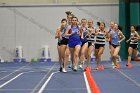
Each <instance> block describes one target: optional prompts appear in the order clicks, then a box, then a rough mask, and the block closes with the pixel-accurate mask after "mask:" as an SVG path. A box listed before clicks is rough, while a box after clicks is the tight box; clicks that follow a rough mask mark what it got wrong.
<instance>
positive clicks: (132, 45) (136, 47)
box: [129, 44, 138, 49]
mask: <svg viewBox="0 0 140 93" xmlns="http://www.w3.org/2000/svg"><path fill="white" fill-rule="evenodd" d="M129 47H132V48H133V49H138V44H130V45H129Z"/></svg>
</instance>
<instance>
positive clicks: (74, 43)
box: [68, 41, 82, 48]
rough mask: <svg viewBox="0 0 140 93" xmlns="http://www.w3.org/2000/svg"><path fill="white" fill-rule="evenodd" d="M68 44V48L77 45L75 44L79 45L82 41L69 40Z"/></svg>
mask: <svg viewBox="0 0 140 93" xmlns="http://www.w3.org/2000/svg"><path fill="white" fill-rule="evenodd" d="M68 45H69V47H70V48H75V46H77V45H80V46H81V45H82V42H81V41H69V43H68Z"/></svg>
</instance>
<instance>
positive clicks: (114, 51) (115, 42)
mask: <svg viewBox="0 0 140 93" xmlns="http://www.w3.org/2000/svg"><path fill="white" fill-rule="evenodd" d="M109 36H110V39H111V56H112V61H113V63H114V66H113V67H114V68H116V67H117V66H118V65H119V64H118V63H117V58H118V53H119V50H120V43H121V42H122V41H123V40H125V36H124V35H123V33H122V32H121V31H120V30H119V26H118V24H115V25H114V29H113V30H112V32H111V33H110V35H109ZM118 68H119V67H118Z"/></svg>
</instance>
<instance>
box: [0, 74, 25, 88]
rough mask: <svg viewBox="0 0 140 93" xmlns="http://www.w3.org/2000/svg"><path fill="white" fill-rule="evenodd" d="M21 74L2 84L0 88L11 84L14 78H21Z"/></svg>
mask: <svg viewBox="0 0 140 93" xmlns="http://www.w3.org/2000/svg"><path fill="white" fill-rule="evenodd" d="M22 74H23V73H20V74H18V75H17V76H15V77H14V78H12V79H10V80H8V81H7V82H5V83H3V84H2V85H0V88H2V87H4V86H5V85H7V84H8V83H10V82H12V81H13V80H15V79H16V78H18V77H19V76H21V75H22Z"/></svg>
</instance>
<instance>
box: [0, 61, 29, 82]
mask: <svg viewBox="0 0 140 93" xmlns="http://www.w3.org/2000/svg"><path fill="white" fill-rule="evenodd" d="M27 65H29V64H27ZM27 65H25V66H22V67H20V68H19V69H16V70H14V71H13V72H11V73H10V74H8V75H6V76H4V77H2V78H0V80H3V79H5V78H7V77H9V76H10V75H12V74H14V73H16V72H17V71H19V70H21V69H23V68H24V67H26V66H27Z"/></svg>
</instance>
